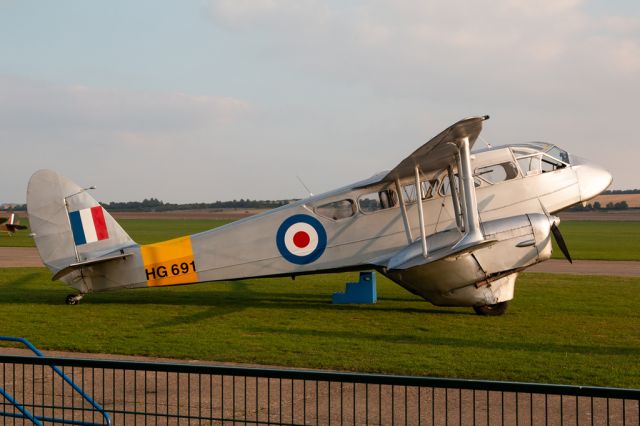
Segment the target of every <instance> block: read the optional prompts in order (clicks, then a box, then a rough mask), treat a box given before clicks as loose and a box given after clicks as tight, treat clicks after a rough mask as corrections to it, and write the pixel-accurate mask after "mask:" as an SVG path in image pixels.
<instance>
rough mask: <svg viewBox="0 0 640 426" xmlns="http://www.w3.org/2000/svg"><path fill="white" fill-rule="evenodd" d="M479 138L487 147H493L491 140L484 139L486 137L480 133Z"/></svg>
mask: <svg viewBox="0 0 640 426" xmlns="http://www.w3.org/2000/svg"><path fill="white" fill-rule="evenodd" d="M478 139H480V140H481V141H482V142H483V143H484V144H485V145H486V146H487V148H493V147H492V146H491V144H490V143H489V142H487V141H486V140H484V138H483V137H482V136H480V135H478Z"/></svg>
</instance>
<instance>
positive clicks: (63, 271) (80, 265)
mask: <svg viewBox="0 0 640 426" xmlns="http://www.w3.org/2000/svg"><path fill="white" fill-rule="evenodd" d="M129 256H133V253H119V254H114V255H110V256H105V257H99V258H96V259H89V260H85V261H83V262H76V263H72V264H71V265H69V266H67V267H66V268H62V269H61V270H59V271H58V272H57V273H56V274H55V275H54V276H53V277H51V281H55V280H57V279H60V278H62V277H64V276H65V275H67V274H70V273H71V272H73V271H75V270H78V269H81V268H84V267H85V266H92V265H97V264H99V263H106V262H112V261H114V260H119V259H123V260H124V259H125V258H127V257H129Z"/></svg>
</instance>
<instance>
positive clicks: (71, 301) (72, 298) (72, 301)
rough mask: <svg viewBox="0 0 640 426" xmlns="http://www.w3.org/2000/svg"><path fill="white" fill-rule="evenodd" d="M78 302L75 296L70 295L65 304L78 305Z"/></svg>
mask: <svg viewBox="0 0 640 426" xmlns="http://www.w3.org/2000/svg"><path fill="white" fill-rule="evenodd" d="M78 302H79V300H78V298H77V297H76V295H75V294H70V295H68V296H67V298H66V299H65V300H64V303H66V304H67V305H77V304H78Z"/></svg>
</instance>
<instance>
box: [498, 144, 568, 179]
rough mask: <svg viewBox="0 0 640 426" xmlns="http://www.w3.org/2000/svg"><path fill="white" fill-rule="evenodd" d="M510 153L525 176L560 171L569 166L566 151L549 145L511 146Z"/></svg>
mask: <svg viewBox="0 0 640 426" xmlns="http://www.w3.org/2000/svg"><path fill="white" fill-rule="evenodd" d="M511 151H512V152H513V155H514V156H515V158H516V160H517V161H518V165H519V166H520V169H521V170H522V174H523V175H525V176H530V175H533V174H538V173H544V172H550V171H554V170H558V169H562V168H564V167H567V166H568V165H569V164H570V160H569V154H568V153H567V151H565V150H563V149H561V148H559V147H557V146H555V145H552V144H549V143H544V142H530V143H526V144H517V145H512V146H511Z"/></svg>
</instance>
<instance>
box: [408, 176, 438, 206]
mask: <svg viewBox="0 0 640 426" xmlns="http://www.w3.org/2000/svg"><path fill="white" fill-rule="evenodd" d="M420 186H421V190H422V199H423V200H426V199H428V198H432V197H433V192H434V188H435V187H437V186H438V181H437V180H432V181H428V180H424V181H422V182H420ZM402 190H403V192H404V203H405V204H410V203H415V202H416V198H417V196H418V195H417V194H416V184H415V183H411V184H409V185H405V186H403V187H402Z"/></svg>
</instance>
